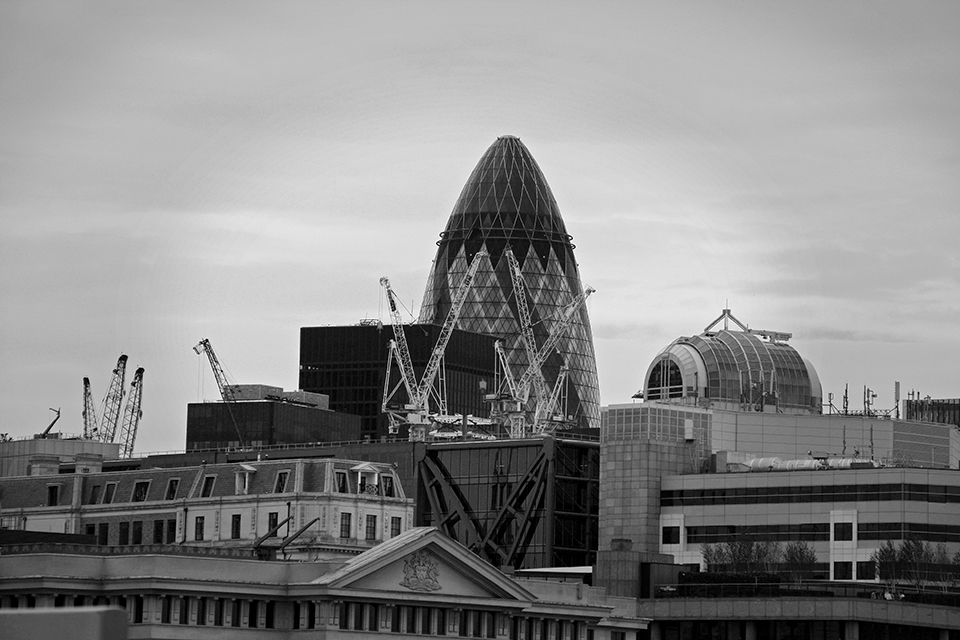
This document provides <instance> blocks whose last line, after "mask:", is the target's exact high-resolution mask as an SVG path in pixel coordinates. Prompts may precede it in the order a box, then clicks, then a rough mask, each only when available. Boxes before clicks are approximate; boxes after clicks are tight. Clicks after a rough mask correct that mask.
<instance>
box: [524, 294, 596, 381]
mask: <svg viewBox="0 0 960 640" xmlns="http://www.w3.org/2000/svg"><path fill="white" fill-rule="evenodd" d="M595 291H596V289H594V288H593V287H589V286H588V287H587V288H586V289H585V290H584V291H583V293H580V294H578V295H577V297H576V298H574V299H573V301H572V302H570V304H568V305H567V306H566V307H564V308H563V310H562V311H561V312H560V320H559V321H558V322H557V324H556V325H554V327H553V330H552V331H551V332H550V335H549V336H547V339H546V341H544V343H543V345H542V346H541V347H540V350H539V351H538V352H537V353H536V355H535V356H534V357H533V358H532V359H531V361H530V366H529V367H527V370H526V371H524V372H523V375H522V376H521V377H520V381H519V382H518V385H519V387H520V388H521V389H523V388H524V387H525V386H526V385H529V384H530V383H531V381H532V380H533V378H534V377H535V376H536V375H537V372H539V371H541V367H543V365H544V363H546V361H547V358H549V357H550V354H551V353H553V350H554V349H556V347H557V344H558V343H559V342H560V338H562V337H563V334H564V333H565V332H566V330H567V328H569V327H570V325H571V324H573V319H574V317H575V316H576V314H577V312H578V311H579V310H580V307H582V306H583V303H584V302H586V301H587V298H589V297H590V295H591V294H593V293H594V292H595ZM540 375H541V376H542V375H543V374H542V373H540Z"/></svg>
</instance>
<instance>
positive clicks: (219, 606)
mask: <svg viewBox="0 0 960 640" xmlns="http://www.w3.org/2000/svg"><path fill="white" fill-rule="evenodd" d="M213 602H214V604H213V624H215V625H217V626H218V627H222V626H223V598H217V599H216V600H214V601H213Z"/></svg>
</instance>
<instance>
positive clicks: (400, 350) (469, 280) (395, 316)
mask: <svg viewBox="0 0 960 640" xmlns="http://www.w3.org/2000/svg"><path fill="white" fill-rule="evenodd" d="M487 255H488V254H487V252H486V251H482V250H481V251H478V252H477V253H476V254H474V256H473V260H472V261H471V262H470V266H469V267H467V271H466V273H465V274H464V275H463V279H462V280H461V281H460V286H459V287H458V288H457V291H456V293H454V295H453V298H452V299H451V301H450V310H449V311H448V312H447V317H446V319H445V320H444V322H443V325H442V326H441V327H440V336H439V337H438V338H437V343H436V345H435V346H434V347H433V351H432V352H431V353H430V359H429V360H428V361H427V366H426V367H425V368H424V370H423V375H422V376H421V378H420V380H419V382H418V381H417V378H416V373H415V372H414V370H413V361H412V359H411V357H410V348H409V347H408V346H407V337H406V335H405V334H404V332H403V319H402V318H401V317H400V311H399V309H398V306H397V301H396V294H394V292H393V289H392V288H391V287H390V280H389V279H388V278H386V277H383V278H380V285H381V286H382V287H383V289H384V292H385V293H386V296H387V303H388V306H389V308H390V318H391V323H392V326H393V335H394V339H393V340H391V341H390V345H389V352H388V354H387V371H386V375H385V376H384V382H383V384H384V388H383V402H382V406H381V409H382V410H383V412H384V413H386V414H387V415H388V416H389V420H390V432H391V433H397V432H398V431H399V427H400V424H401V423H403V422H406V423H408V424H410V425H413V426H414V428H412V429H411V433H410V437H411V439H420V438H421V437H422V436H423V434H424V430H425V427H426V425H427V424H428V423H429V414H430V399H431V398H433V399H434V401H435V402H436V405H437V409H438V412H439V413H441V414H445V413H446V411H447V406H446V394H445V393H444V390H443V385H442V384H441V385H440V389H439V390H437V389H435V388H434V380H436V378H437V374H438V373H439V371H440V368H441V366H442V363H443V354H444V352H445V351H446V349H447V344H448V343H449V342H450V338H451V336H453V330H454V329H455V328H456V325H457V319H458V318H459V317H460V310H461V309H462V308H463V303H464V302H465V301H466V299H467V293H469V291H470V287H471V286H472V285H473V279H474V276H476V274H477V269H479V268H480V261H481V259H482V258H484V257H486V256H487ZM394 357H395V358H396V360H397V366H398V367H399V368H400V376H401V382H398V383H397V385H396V386H394V387H393V389H392V390H391V389H390V373H391V369H392V362H393V359H394ZM400 384H403V386H404V388H405V389H406V391H407V404H406V405H404V407H403V411H402V412H397V411H393V410H391V409H389V408H388V404H389V401H390V400H391V399H392V397H393V396H394V395H395V394H396V392H397V390H398V389H399V387H400Z"/></svg>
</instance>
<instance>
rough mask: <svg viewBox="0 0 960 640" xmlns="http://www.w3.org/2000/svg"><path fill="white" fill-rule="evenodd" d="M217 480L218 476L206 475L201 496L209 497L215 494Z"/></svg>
mask: <svg viewBox="0 0 960 640" xmlns="http://www.w3.org/2000/svg"><path fill="white" fill-rule="evenodd" d="M216 481H217V476H206V477H205V478H204V479H203V487H202V488H201V489H200V497H201V498H209V497H210V496H212V495H213V483H214V482H216Z"/></svg>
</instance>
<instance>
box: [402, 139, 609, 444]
mask: <svg viewBox="0 0 960 640" xmlns="http://www.w3.org/2000/svg"><path fill="white" fill-rule="evenodd" d="M437 244H438V248H437V254H436V259H435V260H434V262H433V267H432V270H431V272H430V275H429V277H428V279H427V286H426V291H425V293H424V297H423V305H422V307H421V310H420V322H421V323H442V322H443V320H444V318H445V317H446V314H447V312H448V310H449V308H450V300H451V297H452V294H453V292H455V291H456V290H457V287H458V286H459V285H460V282H461V280H462V279H463V274H464V273H465V272H466V271H467V268H468V267H469V266H470V263H471V261H472V260H473V259H474V256H475V255H476V254H477V252H479V251H480V250H481V249H482V250H485V251H486V252H487V254H488V256H487V257H483V258H481V259H482V262H481V264H480V266H479V269H478V271H477V273H476V276H475V278H474V282H473V287H472V289H471V291H470V294H469V295H468V297H467V300H466V302H465V303H464V306H463V309H462V311H461V313H460V327H461V328H463V329H466V330H468V331H476V332H480V333H486V334H490V335H494V336H497V337H498V338H499V339H501V340H503V341H504V344H505V348H506V351H507V353H508V355H509V358H510V362H511V366H512V367H513V368H514V370H515V371H516V372H517V373H516V375H517V376H518V377H519V375H520V372H522V371H523V370H524V369H525V368H526V364H527V354H526V351H525V349H524V347H523V344H522V342H521V338H520V329H521V327H520V321H519V316H518V313H519V312H518V310H517V304H516V302H515V299H514V292H513V291H514V290H513V284H512V276H511V271H510V268H509V266H508V263H507V260H506V258H505V257H504V250H505V249H506V248H507V247H510V248H511V250H512V251H513V253H514V255H515V256H516V258H517V260H518V262H519V263H520V267H521V272H522V274H523V279H524V282H525V286H526V289H527V292H528V296H529V300H528V306H529V307H530V313H531V321H532V327H533V331H534V334H535V338H536V341H537V344H538V345H542V344H543V343H544V341H545V340H546V338H547V336H548V335H549V333H550V332H551V331H552V330H553V328H554V327H555V326H556V324H557V322H558V320H559V317H560V314H561V310H562V309H563V307H565V306H566V305H567V304H569V303H570V302H571V301H573V300H574V298H575V297H576V296H578V295H580V294H581V293H582V292H583V285H582V283H581V281H580V272H579V267H578V265H577V261H576V258H575V256H574V253H573V249H574V245H573V243H572V236H570V234H568V233H567V228H566V225H565V224H564V222H563V218H562V217H561V216H560V208H559V207H558V206H557V202H556V200H555V198H554V196H553V192H552V191H551V190H550V186H549V185H548V184H547V181H546V178H544V175H543V172H542V171H541V170H540V167H539V166H538V165H537V163H536V161H535V160H534V159H533V156H532V155H531V154H530V151H529V150H528V149H527V148H526V146H524V145H523V143H521V142H520V140H519V139H518V138H515V137H513V136H502V137H500V138H497V140H496V142H494V143H493V144H492V145H491V146H490V148H489V149H487V151H486V153H485V154H484V155H483V157H482V158H481V159H480V162H479V163H477V166H476V168H475V169H474V170H473V173H472V174H471V175H470V177H469V179H468V180H467V183H466V185H464V187H463V190H462V191H461V193H460V197H459V199H458V200H457V202H456V204H455V205H454V207H453V211H452V213H451V214H450V217H449V219H448V221H447V225H446V228H445V229H444V231H443V233H441V234H440V241H439V242H438V243H437ZM557 352H558V353H556V354H553V355H551V357H550V359H549V360H548V361H547V362H546V364H545V366H544V376H545V378H546V381H547V384H548V385H551V386H552V385H553V384H554V383H555V381H556V379H557V376H558V375H559V372H560V368H561V366H563V365H564V364H565V365H566V366H567V367H569V374H568V380H569V381H570V385H569V393H568V397H567V406H566V407H564V411H563V414H564V415H569V416H573V417H574V421H575V423H576V424H578V425H579V426H580V427H589V428H598V427H599V425H600V389H599V384H598V381H597V367H596V361H595V357H594V349H593V334H592V332H591V329H590V318H589V315H588V313H587V308H586V306H583V307H581V308H580V310H579V312H578V313H577V316H576V318H575V320H574V322H573V324H572V325H571V326H570V327H569V329H568V330H567V331H566V332H565V335H564V336H563V338H562V339H561V340H560V343H559V345H558V347H557Z"/></svg>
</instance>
